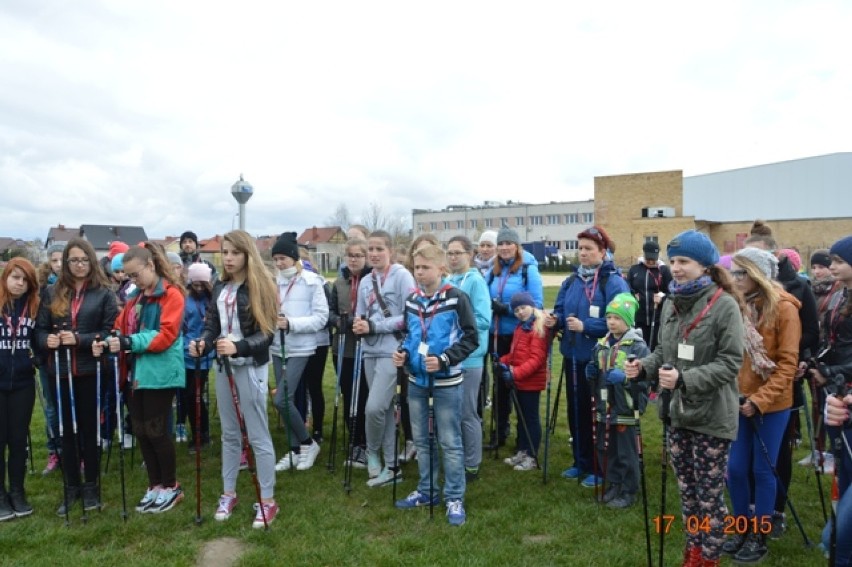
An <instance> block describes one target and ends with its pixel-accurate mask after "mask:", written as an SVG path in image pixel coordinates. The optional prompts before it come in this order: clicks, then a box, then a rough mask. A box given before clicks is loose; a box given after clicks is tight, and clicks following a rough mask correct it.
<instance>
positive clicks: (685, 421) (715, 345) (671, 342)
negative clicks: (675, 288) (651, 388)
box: [642, 284, 745, 440]
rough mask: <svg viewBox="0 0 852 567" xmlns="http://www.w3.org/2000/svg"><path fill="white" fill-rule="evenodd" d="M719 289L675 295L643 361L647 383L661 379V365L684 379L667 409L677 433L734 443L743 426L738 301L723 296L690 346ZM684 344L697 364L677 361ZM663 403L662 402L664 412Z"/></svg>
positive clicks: (741, 345) (741, 341)
mask: <svg viewBox="0 0 852 567" xmlns="http://www.w3.org/2000/svg"><path fill="white" fill-rule="evenodd" d="M717 289H718V288H717V287H716V285H715V284H712V285H710V286H708V287H706V288H704V289H701V290H700V291H697V292H695V293H693V294H689V295H676V294H671V295H670V296H669V300H668V301H666V303H665V305H664V306H663V312H662V314H661V325H662V326H661V327H660V343H659V344H658V345H657V346H656V348H655V349H654V352H653V353H651V354H650V355H649V356H646V357H645V358H643V359H642V368H643V370H644V371H645V373H646V378H647V379H648V380H651V381H655V382H656V381H657V380H658V379H659V375H658V372H659V369H660V367H661V366H662V365H663V364H667V363H668V364H672V365H674V366H675V368H677V369H678V371H679V372H680V375H681V377H682V379H683V387H680V388H675V389H674V390H673V392H672V396H671V400H670V403H669V408H668V409H669V412H668V413H669V417H670V419H671V424H672V426H674V427H680V428H684V429H689V430H692V431H695V432H698V433H703V434H705V435H712V436H714V437H719V438H722V439H730V440H734V439H736V437H737V425H738V423H739V417H738V416H739V398H738V394H739V390H738V388H737V374H738V373H739V370H740V366H742V363H743V345H744V344H745V343H744V342H743V340H744V339H743V317H742V313H741V312H740V308H739V305H738V304H737V301H736V299H734V298H733V297H731V296H730V295H728V294H727V293H725V292H722V293H721V294H720V295H719V298H718V300H717V301H716V302H715V303H714V304H713V306H712V307H711V308H710V310H709V311H707V313H706V314H705V316H704V317H702V318H701V319H700V320H699V322H698V324H697V325H696V326H695V328H694V329H692V331H691V332H690V333H689V335H688V337H687V339H686V340H684V338H683V334H684V330H685V329H687V328H688V327H689V326H690V325H691V324H692V323H693V322H694V321H695V320H696V319H698V316H699V315H700V314H701V312H702V310H703V309H704V308H705V307H706V306H707V305H708V304H709V302H710V301H711V298H712V297H713V295H714V294H715V293H716V290H717ZM681 344H686V345H690V346H691V347H692V348H693V357H692V358H693V359H692V360H684V359H680V358H678V349H679V347H680V345H681ZM662 402H663V400H662V398H661V399H660V404H659V406H660V411H661V412H662V406H663V403H662Z"/></svg>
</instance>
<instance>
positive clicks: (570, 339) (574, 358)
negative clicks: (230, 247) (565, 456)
mask: <svg viewBox="0 0 852 567" xmlns="http://www.w3.org/2000/svg"><path fill="white" fill-rule="evenodd" d="M576 316H577V315H576V314H575V313H569V314H568V317H567V318H566V320H565V332H566V333H571V334H570V335H568V344H569V345H570V348H571V381H572V384H573V389H574V399H573V400H572V401H573V404H572V405H573V406H574V432H573V434H574V437H575V439H574V444H575V446H576V447H577V451H576V452H575V453H579V452H580V385H579V383H578V382H577V356H576V354H575V353H574V341H575V340H576V338H577V335H575V334H574V331H571V330H569V329H568V319H570V318H571V317H576ZM594 407H595V400H594V396H592V409H593V410H594ZM569 417H570V416H569ZM594 426H595V423H594V411H593V412H592V433H593V434H594V431H595V427H594ZM568 432H569V433H571V420H570V419H569V420H568ZM592 445H594V440H593V442H592ZM578 457H579V455H578V454H575V455H574V461H575V462H577V458H578ZM594 457H595V452H594V451H592V461H593V462H592V468H593V469H594V468H595V465H594ZM580 472H581V471H580V470H579V462H577V484H578V485H579V484H580V479H581V477H582V476H583V475H581V474H580ZM593 472H596V471H593Z"/></svg>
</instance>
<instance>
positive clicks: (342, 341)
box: [325, 313, 346, 474]
mask: <svg viewBox="0 0 852 567" xmlns="http://www.w3.org/2000/svg"><path fill="white" fill-rule="evenodd" d="M340 320H341V327H340V329H341V330H338V331H337V384H336V385H335V387H334V416H333V417H332V419H331V450H330V451H329V452H328V462H327V463H326V465H325V468H326V469H328V472H329V473H331V474H334V470H335V464H336V463H335V461H336V459H337V455H336V453H337V408H338V406H339V404H340V380H341V379H342V373H343V355H344V353H345V352H346V331H345V325H346V313H341V314H340Z"/></svg>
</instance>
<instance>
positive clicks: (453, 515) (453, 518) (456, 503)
mask: <svg viewBox="0 0 852 567" xmlns="http://www.w3.org/2000/svg"><path fill="white" fill-rule="evenodd" d="M466 519H467V514H465V513H464V504H463V503H462V501H461V500H448V501H447V521H449V522H450V525H451V526H463V525H464V522H465V520H466Z"/></svg>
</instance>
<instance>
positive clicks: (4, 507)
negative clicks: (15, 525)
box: [0, 490, 15, 522]
mask: <svg viewBox="0 0 852 567" xmlns="http://www.w3.org/2000/svg"><path fill="white" fill-rule="evenodd" d="M14 517H15V511H14V510H13V509H12V505H11V504H10V503H9V495H8V494H6V491H4V490H0V522H5V521H6V520H11V519H12V518H14Z"/></svg>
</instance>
